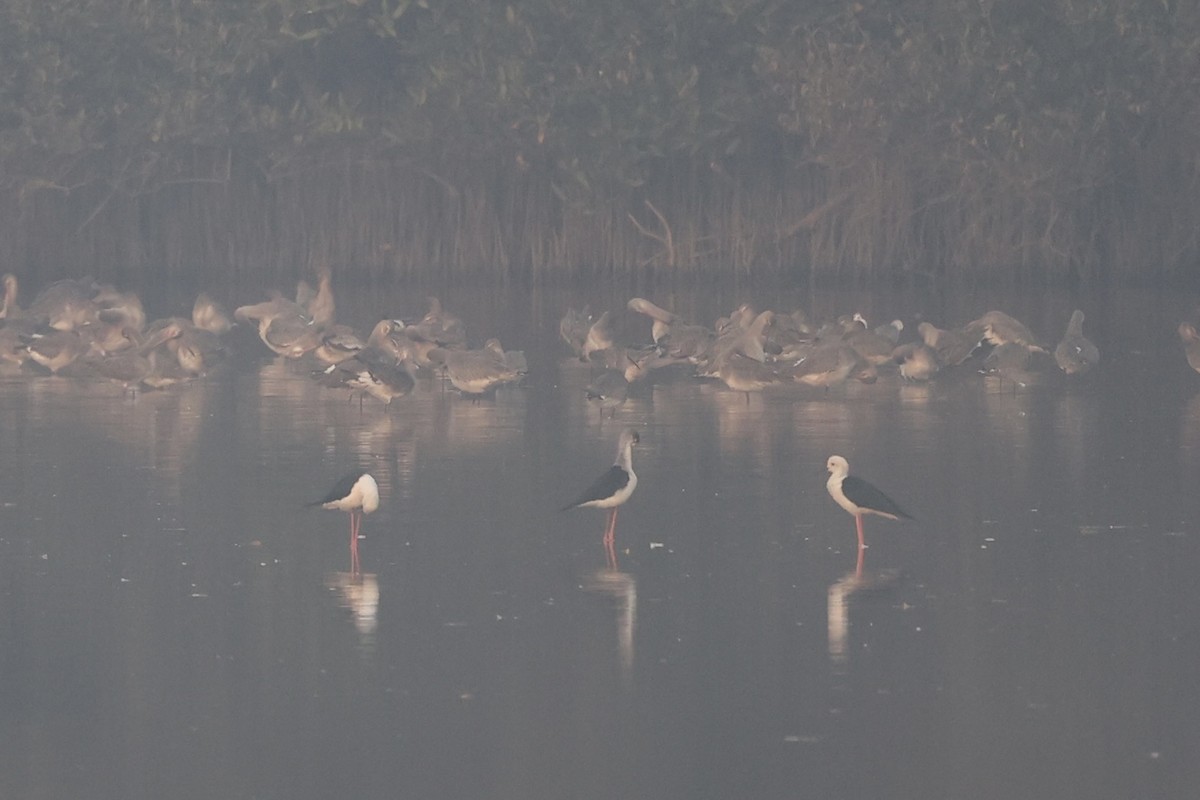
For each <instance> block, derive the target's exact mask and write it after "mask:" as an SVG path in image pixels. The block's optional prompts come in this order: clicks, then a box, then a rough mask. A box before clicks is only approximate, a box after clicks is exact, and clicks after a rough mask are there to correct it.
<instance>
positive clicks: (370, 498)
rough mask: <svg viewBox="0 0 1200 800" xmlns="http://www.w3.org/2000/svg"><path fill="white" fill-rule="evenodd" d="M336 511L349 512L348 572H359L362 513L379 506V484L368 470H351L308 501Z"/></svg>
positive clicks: (353, 573) (371, 510) (370, 511)
mask: <svg viewBox="0 0 1200 800" xmlns="http://www.w3.org/2000/svg"><path fill="white" fill-rule="evenodd" d="M309 506H320V507H321V508H328V509H331V510H336V511H349V512H350V573H351V574H352V575H358V574H360V572H361V570H360V568H359V563H358V534H359V531H360V530H361V528H362V518H363V515H364V514H370V513H372V512H374V511H375V510H376V509H378V508H379V484H377V483H376V482H375V479H374V478H373V477H371V473H369V472H352V473H350V474H349V475H347V476H346V477H344V478H342V479H341V480H340V481H338V482H337V485H335V486H334V487H333V488H332V489H330V490H329V494H327V495H325V497H324V498H323V499H321V500H317V501H316V502H314V503H309Z"/></svg>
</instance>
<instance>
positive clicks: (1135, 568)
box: [0, 289, 1200, 800]
mask: <svg viewBox="0 0 1200 800" xmlns="http://www.w3.org/2000/svg"><path fill="white" fill-rule="evenodd" d="M643 293H644V294H646V295H647V296H650V297H651V298H652V299H655V300H656V301H657V302H659V303H660V304H663V305H669V306H671V307H673V308H675V309H676V310H679V311H681V312H683V313H684V314H686V315H687V316H689V317H690V318H692V319H695V320H697V321H700V322H705V323H708V324H711V323H712V322H713V320H714V319H715V318H716V317H717V316H718V315H720V314H724V313H728V312H729V311H730V310H731V309H732V308H733V307H734V306H735V305H736V304H737V303H739V302H742V301H749V302H752V303H754V304H756V305H757V306H758V307H759V308H767V307H770V308H776V309H779V310H783V311H790V310H791V309H792V308H793V307H797V306H800V307H804V308H806V309H808V310H809V311H810V312H811V313H812V315H813V316H816V317H818V318H821V317H829V316H834V315H836V314H840V313H845V312H848V311H853V310H862V311H864V312H865V313H866V314H867V315H868V317H869V318H870V319H871V320H872V321H873V322H874V321H875V320H878V321H880V322H882V321H886V320H887V319H891V318H892V317H899V318H901V319H903V320H905V322H906V324H907V325H908V327H907V328H906V331H905V333H906V338H908V336H907V335H911V332H912V330H913V329H914V328H915V323H916V320H917V318H918V316H917V315H919V314H920V315H924V317H925V318H927V319H929V320H931V321H933V322H936V323H945V324H954V323H962V322H965V321H966V320H968V319H970V318H972V317H974V316H978V315H979V314H980V313H981V312H983V311H986V310H988V309H989V308H1002V309H1004V310H1006V311H1009V312H1010V313H1012V314H1014V315H1016V316H1018V317H1020V318H1022V319H1023V320H1024V321H1026V322H1027V323H1028V324H1030V326H1031V327H1032V328H1033V329H1034V331H1035V332H1036V333H1037V334H1038V335H1039V338H1041V339H1042V340H1043V342H1045V343H1049V344H1051V345H1052V344H1053V343H1054V342H1055V341H1057V339H1058V338H1059V337H1060V336H1061V335H1062V331H1063V329H1064V328H1065V324H1066V319H1067V317H1068V316H1069V314H1070V311H1071V309H1072V308H1073V307H1075V306H1076V305H1078V306H1079V307H1082V308H1084V309H1085V310H1086V311H1087V312H1088V323H1087V326H1086V328H1085V330H1086V332H1087V334H1088V335H1089V336H1090V337H1091V338H1092V339H1093V340H1094V341H1096V342H1097V344H1098V345H1099V346H1100V349H1101V352H1102V358H1103V360H1102V362H1101V364H1100V366H1099V367H1098V368H1097V370H1096V371H1094V372H1093V373H1092V374H1091V375H1088V376H1085V377H1084V378H1083V379H1081V380H1077V381H1069V380H1066V379H1065V378H1064V377H1062V376H1061V375H1058V374H1053V373H1051V374H1047V375H1044V376H1042V377H1041V379H1040V380H1038V381H1036V382H1035V383H1034V384H1033V385H1029V386H1024V387H1014V386H1012V385H1010V384H1008V383H1005V384H1003V385H1001V384H999V383H998V382H997V381H996V380H995V379H993V378H984V377H983V376H981V375H979V374H978V373H977V372H975V371H974V370H973V369H960V370H956V371H951V372H946V373H943V375H941V376H939V377H938V378H937V379H935V380H934V381H933V382H932V383H931V384H928V385H905V384H902V383H901V382H900V381H899V380H898V379H897V378H896V377H895V376H894V375H885V376H884V377H882V378H881V379H880V380H879V381H878V382H876V383H875V384H873V385H866V384H857V383H854V384H850V385H848V386H846V387H845V388H843V389H835V390H832V391H830V392H828V393H827V392H824V391H822V390H818V389H809V388H806V387H794V388H787V389H780V390H774V391H773V390H768V391H766V392H762V393H756V394H753V395H751V396H750V397H749V398H747V397H746V395H744V394H741V393H738V392H733V391H730V390H728V389H726V388H724V387H723V386H722V385H720V384H717V383H714V382H709V381H700V380H697V379H694V378H691V377H688V376H687V375H686V374H684V373H683V372H682V371H668V372H664V373H659V374H658V375H656V376H655V378H654V379H653V380H652V381H651V382H650V383H647V384H644V385H638V386H636V387H635V389H634V390H633V393H632V395H631V397H630V399H629V401H628V402H627V403H626V404H625V405H624V406H623V407H621V408H620V409H618V410H617V412H616V419H615V420H608V419H605V420H603V421H601V420H600V419H599V417H598V412H597V410H596V409H595V408H594V407H593V406H590V405H588V404H587V403H586V402H585V400H584V394H583V387H584V386H585V385H586V383H587V382H588V379H589V368H588V367H587V366H586V365H583V364H581V363H580V362H578V361H576V360H573V359H571V358H570V357H569V356H568V353H567V350H566V347H565V345H564V344H563V343H562V342H561V341H560V340H559V338H558V332H557V327H558V320H559V317H560V316H561V315H562V313H563V311H565V309H566V308H567V306H568V305H573V306H575V307H576V308H578V307H580V306H582V305H583V304H584V303H585V302H589V303H590V304H591V307H592V309H594V310H597V311H599V310H602V309H604V308H612V309H622V308H623V306H624V301H625V300H626V299H628V296H629V292H625V293H622V292H620V291H618V290H616V289H606V290H579V291H565V290H564V291H539V292H534V293H532V294H531V293H529V292H526V291H524V290H518V289H512V290H502V291H498V292H497V291H485V290H466V289H464V290H460V291H457V292H456V291H452V290H449V291H444V292H443V293H442V300H443V302H444V304H445V305H446V306H447V308H449V309H450V310H452V311H454V312H456V313H458V314H459V315H460V316H461V317H462V318H463V319H464V321H465V322H466V325H467V329H468V333H469V336H470V338H471V342H472V344H473V345H478V344H479V343H480V342H482V341H483V339H485V338H487V337H489V336H498V337H500V339H501V341H502V342H503V344H504V345H505V347H506V348H508V349H521V350H524V351H525V353H526V355H527V358H528V361H529V364H530V373H529V375H528V376H527V377H526V379H525V380H524V382H523V383H522V384H521V385H520V386H513V387H505V388H501V389H500V390H499V391H498V392H497V393H496V395H495V397H494V398H489V399H484V400H482V401H479V402H472V401H471V400H469V399H465V398H462V397H459V396H457V395H456V394H454V393H453V392H451V391H443V390H442V388H441V387H440V385H438V384H437V383H435V382H433V381H429V380H425V381H422V382H420V383H419V384H418V387H417V389H416V391H415V392H414V394H413V395H411V396H410V397H407V398H404V399H401V400H397V401H396V402H395V403H394V404H393V405H392V407H391V408H390V409H385V408H384V407H383V406H382V405H381V404H380V403H379V402H377V401H375V400H373V399H371V398H367V400H366V401H365V403H364V404H363V406H362V409H361V410H360V408H359V404H358V402H357V401H356V400H355V401H351V402H348V401H347V396H346V394H345V393H343V392H336V391H333V390H329V389H324V388H322V387H320V386H318V385H316V384H315V383H314V382H313V381H312V380H310V378H309V376H308V373H307V368H306V367H305V366H303V365H301V364H297V363H293V362H285V361H282V360H279V359H276V358H274V357H273V356H272V355H271V354H270V353H269V352H268V351H267V350H266V349H265V348H264V347H263V346H262V345H261V343H259V342H258V340H257V338H256V337H255V336H254V334H253V332H251V331H248V330H239V331H236V332H235V335H234V337H233V344H234V347H235V349H236V352H235V356H234V358H233V360H232V362H231V363H230V364H228V365H227V368H226V369H225V370H223V371H221V372H219V373H217V374H215V375H212V376H210V377H209V378H207V379H205V380H203V381H198V382H196V383H193V384H190V385H187V386H183V387H179V388H176V389H173V390H169V391H161V392H143V393H141V394H138V395H137V396H136V397H132V396H128V395H123V394H122V390H121V388H120V387H118V386H115V385H111V384H105V383H93V382H88V381H82V380H77V379H70V378H61V377H49V376H40V375H32V374H21V375H8V376H6V377H4V378H2V379H0V469H2V473H0V474H2V476H3V481H2V483H0V797H4V798H66V797H87V798H93V799H97V798H114V799H116V798H120V799H121V800H134V799H138V798H279V799H280V800H300V799H303V798H313V799H314V800H317V799H322V798H335V797H358V798H396V797H401V798H514V799H516V798H520V799H522V800H530V799H538V798H545V799H546V800H552V799H554V800H556V799H557V798H597V799H599V798H731V799H733V798H739V799H746V798H767V799H771V800H773V799H774V798H810V797H811V798H883V797H887V798H922V800H924V799H925V798H997V799H999V798H1033V797H1054V798H1089V800H1097V799H1103V798H1114V799H1115V798H1160V797H1161V798H1171V797H1184V796H1190V793H1192V792H1194V791H1195V787H1196V786H1200V708H1198V706H1200V686H1198V684H1197V681H1196V665H1197V664H1198V663H1200V614H1197V597H1198V592H1197V576H1200V482H1198V481H1197V476H1198V471H1200V375H1197V374H1196V373H1195V372H1193V371H1192V370H1191V369H1189V368H1188V366H1187V363H1186V361H1185V360H1184V357H1183V353H1182V349H1181V347H1180V344H1179V341H1178V339H1177V338H1176V337H1175V333H1174V330H1175V325H1176V324H1177V323H1178V321H1179V320H1180V319H1181V318H1183V317H1184V315H1186V314H1188V313H1190V312H1191V310H1192V309H1191V306H1190V305H1189V299H1188V298H1182V297H1177V296H1167V295H1158V294H1154V293H1148V292H1111V293H1105V294H1102V295H1096V296H1084V297H1071V296H1069V295H1067V294H1055V293H1050V294H1037V295H1019V296H998V295H996V294H993V293H990V292H987V291H983V290H980V291H979V292H977V293H976V292H967V293H963V294H959V295H930V294H926V293H922V292H899V293H887V294H884V293H877V294H871V293H852V292H842V293H822V292H818V293H815V294H814V293H808V292H802V291H798V290H787V289H785V290H769V289H750V290H745V291H737V290H733V289H712V290H696V291H687V292H679V293H675V294H666V293H661V294H655V293H654V292H653V291H652V290H643ZM262 296H263V295H262V294H261V293H248V294H245V295H239V296H234V297H227V298H225V299H226V300H227V301H228V302H229V303H230V305H233V304H236V303H239V302H252V301H254V300H257V299H260V298H261V297H262ZM189 304H190V298H188V297H184V296H183V293H182V292H180V293H179V296H178V297H175V296H167V297H164V298H160V299H158V300H157V302H156V303H148V305H149V306H150V309H149V310H150V311H151V313H152V314H159V315H166V314H168V313H181V312H184V311H185V310H186V308H188V307H189ZM423 309H424V294H423V293H418V292H406V291H401V290H385V291H366V290H359V291H354V290H351V289H343V291H342V293H341V294H340V295H339V316H340V318H341V319H343V320H344V321H347V322H351V323H353V324H354V325H355V326H356V327H357V328H359V329H360V330H365V329H366V328H368V327H369V326H370V324H371V323H373V322H374V321H375V320H376V319H379V318H380V317H383V316H389V317H391V316H414V315H418V316H419V314H420V313H421V312H422V311H423ZM619 328H620V330H621V333H622V336H623V338H626V339H628V340H631V341H646V340H648V339H649V325H648V323H646V321H645V319H644V318H640V317H637V316H636V315H632V314H626V313H625V312H621V313H620V325H619ZM627 426H629V427H634V428H635V429H637V430H638V432H639V434H640V437H641V442H640V444H639V445H638V446H637V447H636V448H635V450H634V459H633V461H634V467H635V469H636V471H637V473H638V475H639V477H640V484H639V486H638V489H637V492H636V493H635V494H634V496H633V498H632V500H631V501H630V502H629V503H628V504H627V505H626V506H625V507H624V508H623V510H622V511H621V513H620V516H619V519H618V522H617V532H616V545H617V556H618V562H619V569H618V570H615V571H614V570H608V569H606V568H605V553H604V551H603V548H602V546H601V542H600V537H601V534H602V532H603V528H604V524H605V515H604V513H603V512H601V511H596V510H591V509H580V510H576V511H571V512H565V513H563V512H559V511H558V508H559V507H560V506H561V505H563V504H564V503H565V502H567V501H569V500H571V499H573V497H574V496H575V495H576V494H577V493H578V492H579V491H580V490H581V489H582V488H583V487H584V486H586V485H587V484H588V483H589V482H590V481H591V480H592V479H593V478H594V477H596V476H597V475H599V474H600V472H602V471H603V470H604V469H606V468H607V467H608V466H609V465H610V464H611V463H612V459H613V455H614V448H615V443H616V439H617V436H618V435H619V433H620V431H621V430H622V429H623V428H624V427H627ZM835 453H837V454H841V455H844V456H846V457H847V458H848V459H849V461H850V464H851V468H852V470H853V471H854V472H855V473H857V474H859V475H861V476H863V477H865V478H867V479H869V480H871V481H872V482H874V483H875V484H877V485H878V486H880V487H881V488H883V489H884V490H885V491H887V493H888V494H890V495H891V496H892V497H893V498H895V499H896V500H897V501H898V502H900V503H901V504H902V505H903V506H905V508H906V509H907V510H908V511H909V512H910V513H911V514H912V515H913V516H914V517H916V521H914V522H911V523H896V522H891V521H888V520H882V519H879V518H877V517H868V518H867V520H866V537H867V542H868V544H869V548H868V549H867V551H866V553H865V564H864V571H863V577H862V578H861V579H856V578H855V575H854V571H855V561H856V551H857V548H856V543H855V534H854V523H853V520H852V518H851V517H850V516H848V515H847V514H846V513H845V512H843V511H842V510H841V509H840V508H838V507H837V506H836V505H835V504H834V503H833V502H832V501H831V500H830V498H829V496H828V495H827V493H826V491H825V478H826V472H825V461H826V459H827V458H828V456H829V455H832V454H835ZM356 467H362V468H366V469H369V470H370V471H371V472H372V473H373V474H374V476H375V477H376V478H377V479H378V482H379V484H380V487H381V490H382V494H383V503H382V506H381V508H380V509H379V511H378V512H377V513H375V514H373V515H371V516H368V517H367V518H366V520H365V522H364V523H363V528H362V532H363V537H364V538H363V539H362V540H361V544H360V552H361V557H362V564H363V571H364V575H363V576H362V578H361V579H360V580H354V579H351V577H350V576H349V575H348V572H347V571H348V569H349V556H348V547H347V534H348V520H347V515H345V514H343V513H340V512H334V511H323V510H319V509H311V508H306V507H305V503H307V502H310V501H312V500H316V499H319V498H320V497H321V496H322V495H323V494H324V493H325V492H326V490H328V489H329V488H330V487H331V486H332V485H333V483H334V482H335V481H336V480H337V479H338V478H339V477H341V475H343V474H345V473H346V472H349V471H350V470H351V469H353V468H356Z"/></svg>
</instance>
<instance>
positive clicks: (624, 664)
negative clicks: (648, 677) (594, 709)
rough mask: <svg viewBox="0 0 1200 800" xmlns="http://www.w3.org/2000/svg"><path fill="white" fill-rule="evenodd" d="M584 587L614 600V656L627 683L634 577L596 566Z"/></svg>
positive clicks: (634, 621)
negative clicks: (615, 618) (615, 653)
mask: <svg viewBox="0 0 1200 800" xmlns="http://www.w3.org/2000/svg"><path fill="white" fill-rule="evenodd" d="M583 589H584V591H587V592H592V593H594V594H600V595H607V596H609V597H611V598H612V599H613V610H614V611H615V612H616V615H617V657H618V661H619V664H620V667H621V680H622V682H623V683H625V685H627V686H628V685H630V684H631V683H632V680H633V654H634V631H635V630H636V628H637V580H636V579H635V578H634V577H633V575H631V574H630V573H628V572H619V571H617V570H615V569H598V570H596V571H595V572H593V573H591V574H589V575H587V576H586V577H585V578H584V581H583Z"/></svg>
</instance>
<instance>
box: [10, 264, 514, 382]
mask: <svg viewBox="0 0 1200 800" xmlns="http://www.w3.org/2000/svg"><path fill="white" fill-rule="evenodd" d="M317 277H318V280H317V286H316V288H315V289H314V288H312V287H311V286H310V285H309V284H308V283H307V282H306V281H301V282H300V284H299V286H298V288H297V291H296V298H295V300H292V299H289V298H288V297H285V296H284V295H283V294H282V293H280V292H272V293H271V295H270V297H269V298H268V299H267V300H265V301H262V302H259V303H253V304H249V305H243V306H239V307H238V308H237V309H235V310H234V313H233V316H232V318H231V317H230V316H229V315H228V314H226V313H225V311H224V310H223V309H222V308H221V307H220V306H219V305H218V304H217V303H216V302H214V301H213V300H212V298H211V297H209V296H208V295H207V294H203V293H202V294H200V295H199V296H198V297H197V298H196V302H195V304H194V306H193V308H192V317H191V319H185V318H183V317H169V318H166V319H160V320H156V321H154V322H150V323H147V321H146V313H145V311H144V309H143V306H142V302H141V299H140V298H139V297H138V296H137V295H136V294H135V293H132V292H122V291H119V290H118V289H116V287H114V286H111V285H109V284H103V283H98V282H96V281H94V280H92V279H90V278H83V279H78V280H75V279H68V280H61V281H57V282H55V283H52V284H50V285H49V286H47V287H46V288H44V289H43V290H42V291H41V292H40V293H39V294H38V295H37V297H36V298H35V299H34V301H33V302H32V303H31V304H30V305H29V306H28V307H24V308H23V307H22V306H21V305H20V302H19V299H18V283H17V279H16V277H15V276H13V275H11V274H10V275H5V276H4V278H3V288H4V300H3V305H2V306H0V366H3V368H4V369H5V370H6V371H7V372H10V373H11V372H14V371H16V372H28V373H30V374H47V373H48V374H52V375H62V376H68V377H76V378H81V379H88V378H94V379H106V380H111V381H113V382H116V383H118V384H120V385H121V386H123V387H124V388H125V390H126V391H130V390H133V391H136V390H138V389H165V388H168V387H170V386H175V385H179V384H183V383H187V382H189V381H191V380H195V379H197V378H201V377H204V376H205V375H208V374H210V373H211V372H212V371H213V370H215V369H218V368H219V367H220V366H221V365H222V364H223V363H225V361H226V360H227V358H228V355H229V348H228V335H229V333H230V332H231V331H232V330H233V328H234V326H235V325H236V324H237V323H242V324H245V325H249V326H251V327H253V328H254V329H255V331H256V332H257V334H258V337H259V339H260V340H261V341H262V343H263V344H264V345H265V346H266V347H267V348H269V349H270V350H271V351H272V352H273V353H275V354H276V355H279V356H281V357H284V358H287V359H295V360H300V359H309V360H311V363H312V364H313V367H314V368H313V370H312V375H313V378H314V379H315V380H316V381H317V382H318V383H319V384H321V385H322V386H326V387H330V388H337V389H347V390H349V391H351V392H352V393H358V394H359V395H360V397H361V396H363V395H370V396H372V397H375V398H378V399H379V400H381V401H383V402H384V404H385V405H390V404H391V402H392V401H393V400H395V399H397V398H399V397H404V396H405V395H407V394H409V393H410V392H411V391H412V389H413V387H414V385H415V379H416V377H417V376H418V375H419V374H422V373H427V372H439V373H441V374H443V375H444V376H445V378H446V379H447V380H448V381H449V382H450V383H451V384H452V385H453V386H454V387H455V388H456V389H458V390H459V391H460V392H462V393H463V394H466V395H471V396H478V395H482V394H484V393H487V392H490V391H492V390H493V389H495V388H496V387H497V386H500V385H502V384H505V383H513V382H516V381H519V380H520V379H521V378H522V377H523V376H524V374H525V373H526V371H527V365H526V361H525V356H524V354H523V353H521V352H519V351H505V350H504V349H503V347H502V346H501V345H500V342H499V341H498V340H496V339H489V340H488V341H487V342H486V343H485V344H484V345H483V347H482V348H480V349H476V350H471V349H467V336H466V329H465V326H464V325H463V323H462V320H461V319H459V318H458V317H456V316H454V315H453V314H450V313H449V312H447V311H445V310H443V309H442V307H441V303H440V302H439V301H438V300H437V299H436V298H430V308H429V311H428V312H427V313H426V314H425V316H424V317H422V318H421V319H420V320H416V321H413V322H405V321H404V320H401V319H383V320H380V321H379V322H378V323H376V325H375V326H374V328H373V329H372V330H371V332H370V334H368V335H367V336H366V337H365V338H363V337H360V336H359V334H358V333H357V332H356V331H354V329H353V328H351V327H350V326H347V325H343V324H340V323H337V322H336V321H335V311H336V302H335V299H334V294H333V286H332V272H331V270H328V269H323V270H320V271H319V272H318V276H317Z"/></svg>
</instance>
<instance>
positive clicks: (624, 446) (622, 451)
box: [615, 428, 640, 473]
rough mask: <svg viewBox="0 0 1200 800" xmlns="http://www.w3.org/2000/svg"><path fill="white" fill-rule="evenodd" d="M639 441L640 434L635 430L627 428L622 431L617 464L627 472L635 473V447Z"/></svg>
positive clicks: (618, 443) (618, 444)
mask: <svg viewBox="0 0 1200 800" xmlns="http://www.w3.org/2000/svg"><path fill="white" fill-rule="evenodd" d="M639 441H640V437H639V436H638V432H637V431H635V430H634V429H633V428H626V429H625V430H623V431H621V438H620V439H618V440H617V460H616V462H615V463H616V465H617V466H618V467H620V468H621V469H623V470H625V471H626V472H629V473H632V472H633V446H634V445H635V444H637V443H638V442H639Z"/></svg>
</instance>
